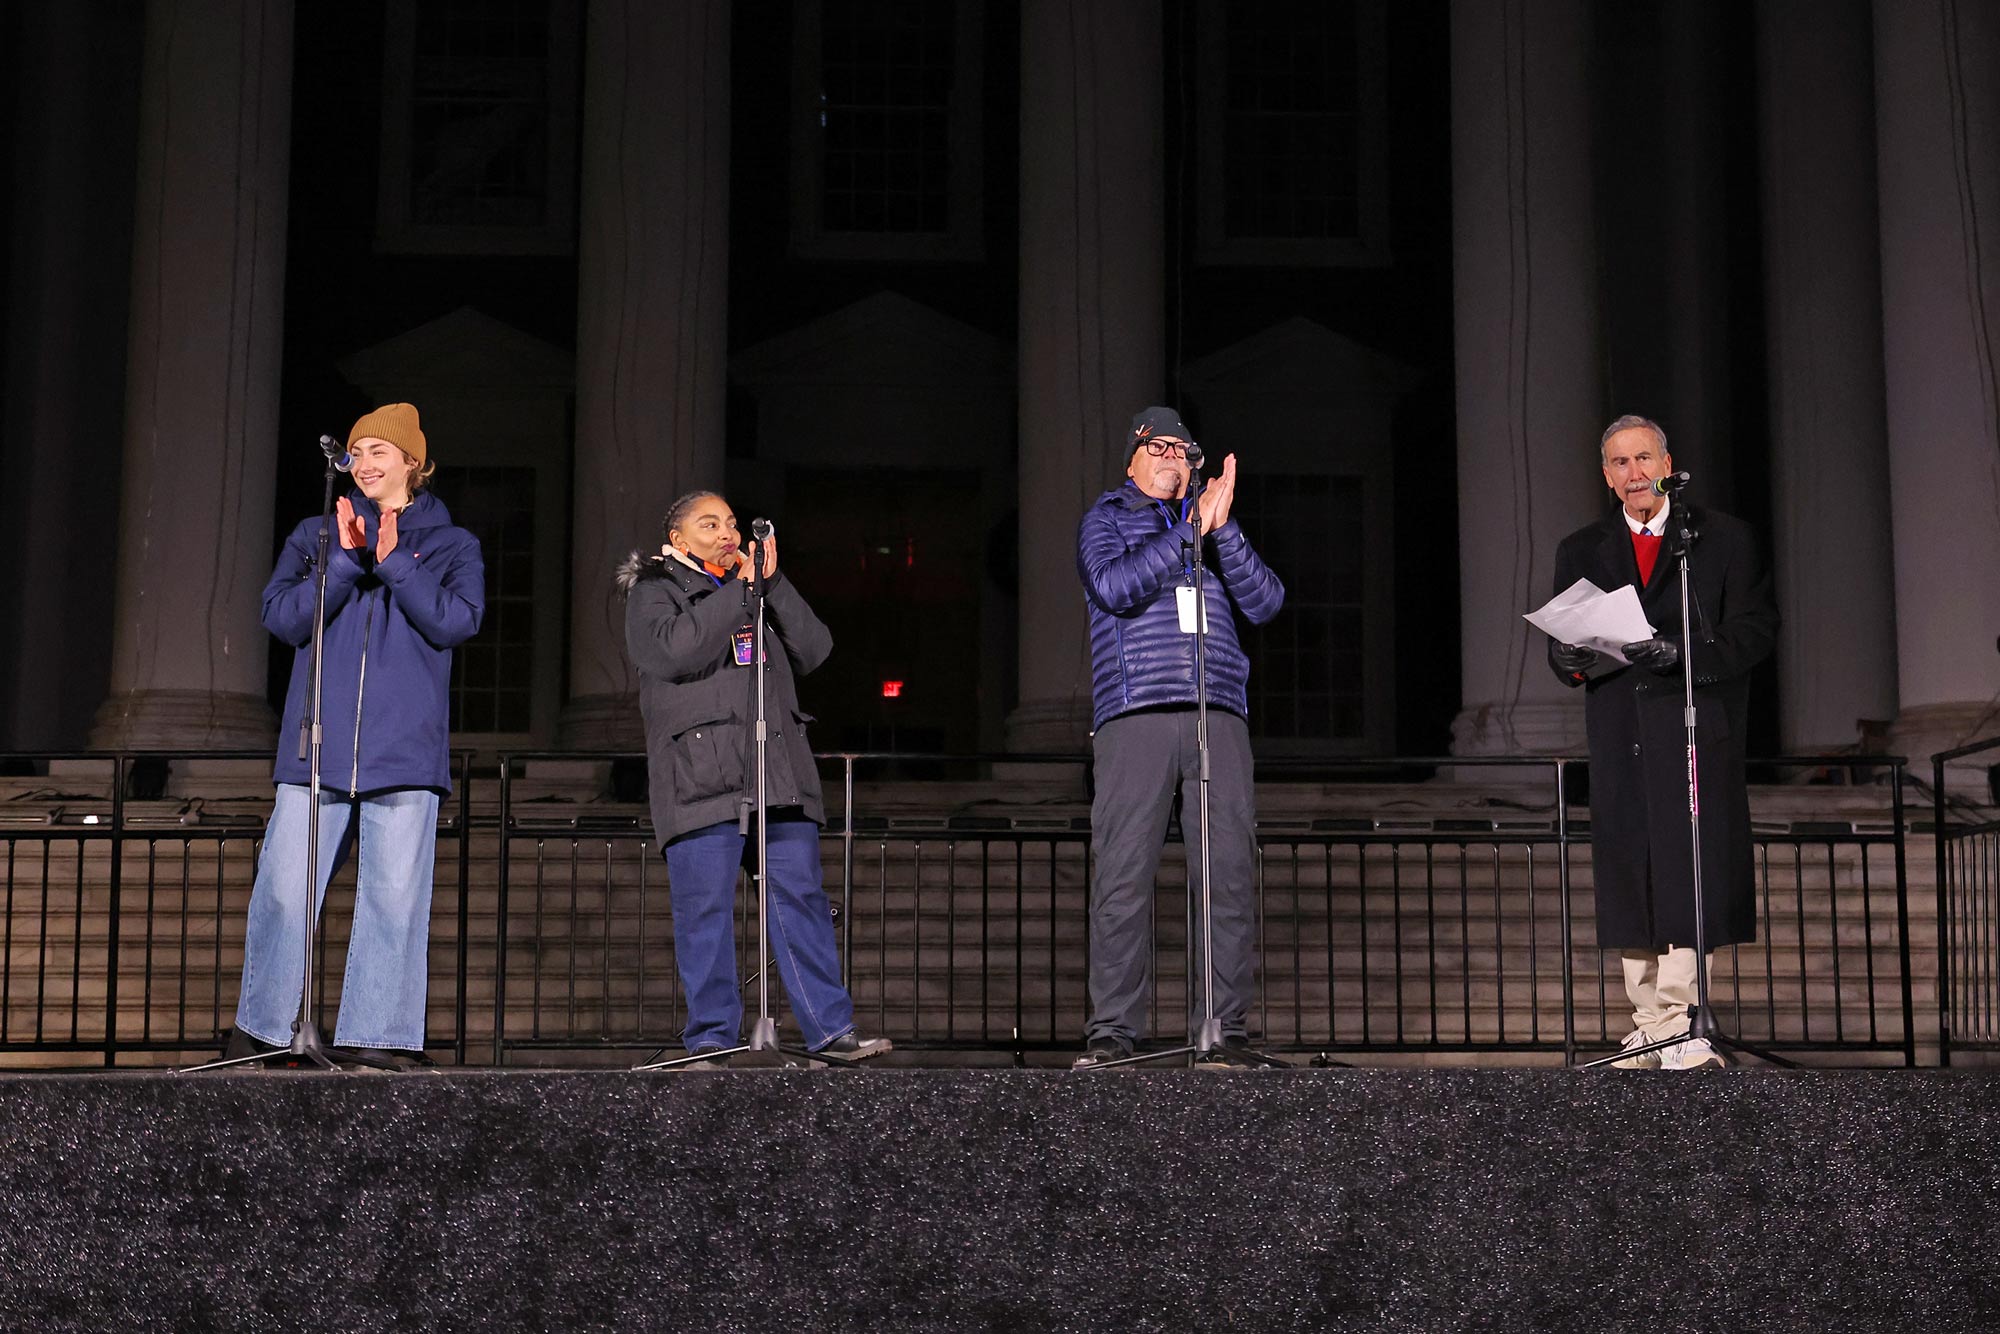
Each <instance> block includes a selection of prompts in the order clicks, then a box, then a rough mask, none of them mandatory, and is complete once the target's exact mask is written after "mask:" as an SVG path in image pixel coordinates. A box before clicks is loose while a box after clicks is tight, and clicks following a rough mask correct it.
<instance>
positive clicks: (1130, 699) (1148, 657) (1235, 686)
mask: <svg viewBox="0 0 2000 1334" xmlns="http://www.w3.org/2000/svg"><path fill="white" fill-rule="evenodd" d="M1170 514H1171V517H1172V519H1173V520H1176V521H1173V522H1170ZM1179 515H1180V503H1179V502H1178V501H1166V502H1161V501H1156V500H1154V499H1153V498H1152V497H1150V496H1148V495H1146V494H1145V493H1144V492H1143V491H1141V490H1140V489H1139V488H1138V487H1137V486H1135V485H1133V484H1132V483H1131V482H1127V483H1125V485H1123V486H1121V487H1119V488H1118V489H1117V490H1116V491H1107V492H1105V493H1104V494H1103V495H1102V496H1100V497H1098V500H1097V503H1096V504H1095V505H1092V506H1091V507H1090V509H1089V510H1088V511H1086V512H1085V514H1084V516H1083V524H1082V526H1081V527H1080V528H1079V529H1078V531H1077V542H1076V569H1077V573H1078V574H1079V575H1080V576H1082V578H1083V590H1084V594H1085V598H1086V600H1087V601H1088V603H1089V605H1090V668H1091V672H1090V674H1091V697H1092V704H1093V706H1094V707H1093V710H1092V712H1093V713H1094V714H1095V722H1094V723H1093V726H1096V727H1102V726H1104V724H1105V723H1106V722H1107V721H1109V720H1110V719H1113V718H1116V717H1117V716H1118V715H1119V714H1121V713H1130V712H1132V711H1133V710H1134V709H1151V708H1158V707H1160V706H1161V705H1170V704H1193V703H1194V702H1195V680H1194V636H1193V635H1190V634H1183V633H1181V626H1180V608H1179V605H1178V601H1177V598H1178V595H1177V594H1176V593H1175V592H1174V588H1175V587H1176V586H1177V585H1179V584H1181V583H1183V582H1185V583H1189V584H1192V583H1193V576H1192V574H1191V573H1189V572H1188V571H1187V570H1186V569H1185V568H1184V562H1183V559H1182V543H1183V542H1184V541H1186V540H1188V539H1189V537H1190V535H1191V532H1192V529H1193V525H1192V524H1189V523H1183V522H1178V521H1177V520H1178V518H1179ZM1202 551H1203V559H1202V570H1203V571H1204V573H1203V574H1202V591H1203V593H1204V595H1205V596H1204V599H1203V600H1204V601H1205V602H1206V603H1207V610H1208V702H1209V704H1210V706H1211V707H1213V708H1218V709H1227V710H1228V711H1229V712H1231V713H1233V714H1236V715H1238V716H1239V717H1246V718H1247V717H1248V716H1249V714H1250V702H1249V697H1248V690H1249V684H1250V660H1249V658H1248V657H1246V656H1245V655H1244V653H1243V645H1242V644H1241V643H1239V642H1238V640H1237V638H1236V620H1235V618H1234V617H1233V616H1232V615H1231V614H1230V605H1231V604H1232V603H1233V604H1235V606H1236V608H1237V609H1238V610H1240V611H1241V612H1242V613H1243V614H1244V616H1246V617H1248V618H1249V620H1250V622H1251V624H1253V625H1262V624H1263V623H1264V622H1266V621H1268V620H1270V619H1271V618H1272V617H1273V616H1276V615H1277V614H1278V610H1279V608H1281V607H1283V606H1284V605H1285V586H1284V585H1283V584H1282V583H1280V582H1278V576H1277V575H1275V574H1272V573H1271V569H1270V567H1269V566H1267V565H1266V564H1264V562H1263V560H1262V558H1260V557H1259V556H1258V555H1257V553H1256V552H1255V551H1252V550H1251V549H1250V543H1249V540H1248V539H1246V538H1245V537H1244V536H1243V530H1242V529H1241V528H1239V527H1237V526H1236V521H1235V520H1234V519H1231V520H1230V521H1229V522H1228V523H1225V524H1223V525H1222V526H1221V527H1220V528H1218V529H1216V530H1215V531H1214V532H1212V533H1210V534H1209V535H1208V537H1207V538H1206V539H1205V540H1204V541H1203V543H1202ZM1218 575H1219V576H1220V577H1219V578H1218Z"/></svg>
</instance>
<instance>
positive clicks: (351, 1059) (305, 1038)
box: [174, 1023, 396, 1075]
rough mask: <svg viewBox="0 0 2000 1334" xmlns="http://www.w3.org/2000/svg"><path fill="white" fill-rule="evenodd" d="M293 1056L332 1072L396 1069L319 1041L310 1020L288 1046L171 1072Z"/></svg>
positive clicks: (197, 1071)
mask: <svg viewBox="0 0 2000 1334" xmlns="http://www.w3.org/2000/svg"><path fill="white" fill-rule="evenodd" d="M294 1059H297V1060H302V1061H304V1062H306V1063H307V1064H306V1065H305V1066H304V1067H303V1068H306V1069H312V1070H326V1071H331V1072H333V1073H335V1074H339V1073H342V1067H343V1066H348V1065H362V1066H367V1067H368V1068H370V1069H373V1070H386V1071H390V1072H391V1073H394V1072H395V1071H396V1065H395V1063H394V1062H391V1061H381V1060H377V1059H376V1058H375V1057H373V1056H363V1055H361V1053H359V1052H352V1051H348V1050H346V1049H345V1048H342V1047H329V1046H327V1045H326V1044H325V1043H324V1042H323V1041H321V1040H320V1036H319V1026H318V1025H317V1024H313V1023H306V1024H303V1025H300V1026H299V1027H298V1028H297V1029H295V1030H294V1031H293V1033H292V1040H291V1043H290V1045H288V1046H283V1047H273V1048H271V1049H270V1050H269V1051H253V1052H251V1053H250V1054H249V1055H248V1056H225V1057H223V1058H222V1059H221V1060H219V1061H208V1062H205V1063H203V1064H201V1065H190V1066H181V1067H177V1068H176V1069H175V1070H174V1073H175V1074H177V1075H194V1074H200V1073H201V1072H202V1071H204V1070H227V1069H229V1068H230V1067H231V1066H239V1065H254V1064H258V1063H261V1062H264V1061H288V1060H294Z"/></svg>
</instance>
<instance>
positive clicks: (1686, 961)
mask: <svg viewBox="0 0 2000 1334" xmlns="http://www.w3.org/2000/svg"><path fill="white" fill-rule="evenodd" d="M1709 957H1710V958H1711V959H1712V958H1713V957H1714V956H1713V955H1710V956H1709ZM1618 959H1619V962H1620V963H1622V964H1623V965H1624V966H1625V996H1626V999H1628V1000H1630V1001H1631V1002H1632V1027H1634V1028H1636V1029H1638V1030H1639V1031H1640V1032H1641V1033H1644V1034H1645V1035H1646V1036H1647V1037H1648V1038H1651V1039H1653V1040H1655V1041H1658V1040H1659V1039H1661V1038H1670V1037H1672V1036H1674V1035H1675V1034H1676V1033H1685V1032H1687V1028H1688V1006H1690V1005H1692V1004H1694V951H1693V950H1692V949H1690V948H1689V947H1687V946H1685V945H1669V946H1668V947H1667V951H1666V953H1664V954H1655V953H1653V952H1652V951H1651V950H1620V951H1619V952H1618Z"/></svg>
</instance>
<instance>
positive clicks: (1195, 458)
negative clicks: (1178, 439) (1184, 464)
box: [1187, 440, 1201, 468]
mask: <svg viewBox="0 0 2000 1334" xmlns="http://www.w3.org/2000/svg"><path fill="white" fill-rule="evenodd" d="M1187 461H1188V467H1190V468H1199V467H1200V466H1201V446H1200V445H1197V444H1196V443H1195V442H1194V441H1192V440H1190V441H1188V444H1187Z"/></svg>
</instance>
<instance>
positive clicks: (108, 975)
mask: <svg viewBox="0 0 2000 1334" xmlns="http://www.w3.org/2000/svg"><path fill="white" fill-rule="evenodd" d="M125 758H126V757H125V755H124V754H123V753H122V752H121V753H120V754H119V755H118V757H117V758H116V759H114V760H113V761H112V762H111V919H110V921H109V923H107V925H106V929H105V942H104V1065H105V1068H106V1069H109V1068H110V1067H112V1066H115V1065H117V1064H118V943H119V941H118V937H119V926H120V922H119V920H118V917H119V903H118V901H119V899H121V898H122V897H124V895H123V893H122V889H123V884H122V880H123V876H124V870H125ZM82 861H83V847H82V845H81V844H79V845H78V847H77V862H78V864H79V865H80V864H81V863H82ZM47 888H48V887H47V886H46V885H44V886H43V892H44V893H46V892H47ZM182 911H186V909H185V908H183V909H182ZM82 945H83V941H82V938H81V937H79V938H78V940H77V947H78V948H77V960H76V963H77V967H78V968H79V969H81V968H82V967H83V949H82Z"/></svg>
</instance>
